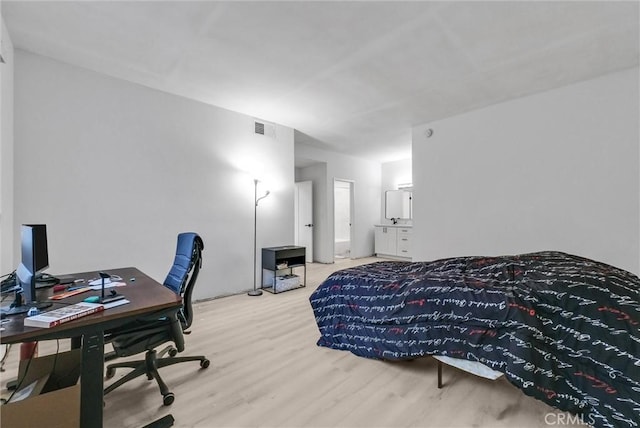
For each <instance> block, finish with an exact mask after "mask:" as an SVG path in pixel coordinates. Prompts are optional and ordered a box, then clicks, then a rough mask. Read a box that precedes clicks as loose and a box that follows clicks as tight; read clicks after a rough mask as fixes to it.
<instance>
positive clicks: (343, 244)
mask: <svg viewBox="0 0 640 428" xmlns="http://www.w3.org/2000/svg"><path fill="white" fill-rule="evenodd" d="M353 187H354V182H353V181H351V180H339V179H334V180H333V233H334V239H333V257H334V258H335V259H347V258H351V247H352V245H353V233H352V230H353Z"/></svg>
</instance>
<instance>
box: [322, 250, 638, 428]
mask: <svg viewBox="0 0 640 428" xmlns="http://www.w3.org/2000/svg"><path fill="white" fill-rule="evenodd" d="M310 303H311V306H312V308H313V312H314V315H315V318H316V322H317V324H318V328H319V330H320V339H319V340H318V345H320V346H325V347H329V348H332V349H337V350H345V351H350V352H352V353H354V354H355V355H358V356H360V357H366V358H376V359H385V360H407V359H415V358H418V357H424V356H428V355H437V356H443V357H447V358H455V359H462V360H467V361H470V362H473V363H477V364H482V365H484V366H486V367H487V368H488V369H491V370H493V371H497V372H500V373H503V374H504V376H505V377H506V379H508V380H509V382H511V383H512V384H514V385H515V386H517V387H518V388H520V389H521V390H522V391H523V392H524V393H525V394H527V395H530V396H533V397H535V398H537V399H540V400H542V401H544V402H546V403H548V404H549V405H551V406H553V407H556V408H558V409H560V410H563V411H569V412H572V413H574V414H577V415H580V417H581V418H582V421H584V422H585V423H587V424H589V425H593V426H595V427H616V428H619V427H639V426H640V280H639V279H638V277H637V276H635V275H633V274H631V273H629V272H626V271H624V270H622V269H618V268H615V267H613V266H610V265H607V264H604V263H601V262H597V261H593V260H589V259H586V258H583V257H578V256H575V255H570V254H566V253H561V252H551V251H549V252H539V253H531V254H522V255H516V256H500V257H456V258H448V259H442V260H437V261H433V262H400V261H381V262H376V263H372V264H367V265H363V266H358V267H353V268H349V269H345V270H341V271H337V272H335V273H333V274H332V275H330V276H329V277H328V278H327V279H326V280H325V281H324V282H323V283H322V284H320V286H319V287H318V288H317V289H316V290H315V291H314V292H313V293H312V295H311V296H310Z"/></svg>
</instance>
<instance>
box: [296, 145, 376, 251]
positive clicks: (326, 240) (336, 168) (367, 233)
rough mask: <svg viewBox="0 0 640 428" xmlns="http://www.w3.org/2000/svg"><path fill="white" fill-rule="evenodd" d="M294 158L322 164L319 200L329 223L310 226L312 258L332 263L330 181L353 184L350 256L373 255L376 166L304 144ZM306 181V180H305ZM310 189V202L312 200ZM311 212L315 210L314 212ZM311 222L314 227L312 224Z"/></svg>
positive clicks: (331, 186)
mask: <svg viewBox="0 0 640 428" xmlns="http://www.w3.org/2000/svg"><path fill="white" fill-rule="evenodd" d="M295 149H296V156H298V157H300V158H304V159H311V160H315V161H318V162H323V163H326V165H327V174H326V180H325V192H324V193H323V194H319V195H318V197H319V198H323V199H324V200H325V201H326V206H325V207H324V208H326V209H325V213H326V214H324V215H326V216H327V218H328V219H329V221H328V222H327V224H326V228H325V227H323V228H322V229H320V228H319V227H318V228H316V227H314V235H313V238H314V246H313V248H314V256H313V257H314V259H315V260H316V261H319V262H321V263H333V238H334V233H333V229H334V225H333V180H334V179H342V180H351V181H354V182H355V184H354V191H353V196H354V206H353V217H354V223H353V241H352V242H351V257H352V258H360V257H367V256H370V255H372V254H373V251H374V249H373V238H374V233H373V232H374V229H373V225H374V224H376V223H377V222H378V220H379V216H380V210H379V207H380V164H379V163H378V162H373V161H369V160H366V159H361V158H356V157H353V156H347V155H343V154H340V153H336V152H331V151H327V150H323V149H318V148H316V147H313V146H310V145H308V144H300V143H296V147H295ZM307 179H308V178H307ZM315 193H316V189H315V187H314V201H315V200H316V195H315ZM314 213H315V209H314ZM315 221H316V220H315V219H314V224H316V223H315Z"/></svg>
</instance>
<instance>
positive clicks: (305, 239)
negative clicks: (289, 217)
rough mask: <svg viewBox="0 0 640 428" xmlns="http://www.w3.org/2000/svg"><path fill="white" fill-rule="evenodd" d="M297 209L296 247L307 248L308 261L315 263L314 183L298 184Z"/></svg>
mask: <svg viewBox="0 0 640 428" xmlns="http://www.w3.org/2000/svg"><path fill="white" fill-rule="evenodd" d="M293 204H294V207H295V215H294V219H295V228H294V230H295V232H294V235H295V236H294V242H295V245H298V246H300V247H305V248H306V255H305V257H306V261H307V262H308V263H311V262H313V182H311V181H300V182H297V183H296V190H295V194H294V198H293Z"/></svg>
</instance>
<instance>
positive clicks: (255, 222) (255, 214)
mask: <svg viewBox="0 0 640 428" xmlns="http://www.w3.org/2000/svg"><path fill="white" fill-rule="evenodd" d="M253 187H254V192H253V200H254V201H255V205H254V207H253V290H251V291H249V292H248V293H247V294H248V295H249V296H260V295H262V290H260V289H259V288H257V287H256V268H257V266H256V264H257V259H256V257H257V255H256V253H257V252H258V249H257V248H256V247H257V242H256V238H257V236H258V202H260V200H261V199H264V198H266V197H267V196H269V191H268V190H267V191H266V192H265V193H264V195H262V196H260V197H258V180H257V179H254V180H253Z"/></svg>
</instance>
